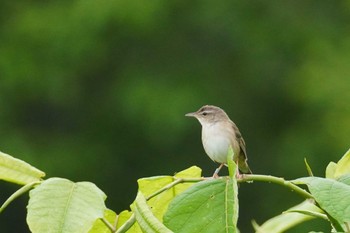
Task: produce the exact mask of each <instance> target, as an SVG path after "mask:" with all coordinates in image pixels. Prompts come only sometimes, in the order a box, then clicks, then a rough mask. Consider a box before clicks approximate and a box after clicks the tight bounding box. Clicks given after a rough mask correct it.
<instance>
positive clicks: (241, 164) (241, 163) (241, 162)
mask: <svg viewBox="0 0 350 233" xmlns="http://www.w3.org/2000/svg"><path fill="white" fill-rule="evenodd" d="M232 123H233V122H232ZM232 127H233V129H234V131H235V134H236V139H237V141H238V144H239V147H240V149H241V152H240V153H239V156H238V168H239V170H241V171H242V172H243V173H252V171H251V170H250V168H249V166H248V163H247V160H248V156H247V151H246V145H245V141H244V139H243V137H242V134H241V132H239V129H238V127H237V126H236V124H235V123H233V124H232Z"/></svg>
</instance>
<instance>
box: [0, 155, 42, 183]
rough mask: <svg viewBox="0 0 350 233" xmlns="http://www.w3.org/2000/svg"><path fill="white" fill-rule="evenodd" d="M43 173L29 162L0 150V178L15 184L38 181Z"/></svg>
mask: <svg viewBox="0 0 350 233" xmlns="http://www.w3.org/2000/svg"><path fill="white" fill-rule="evenodd" d="M44 176H45V173H44V172H42V171H40V170H39V169H37V168H35V167H33V166H31V165H30V164H28V163H26V162H24V161H22V160H19V159H16V158H14V157H12V156H10V155H8V154H5V153H2V152H1V151H0V179H1V180H5V181H9V182H13V183H16V184H29V183H32V182H36V181H40V180H41V179H42V178H43V177H44Z"/></svg>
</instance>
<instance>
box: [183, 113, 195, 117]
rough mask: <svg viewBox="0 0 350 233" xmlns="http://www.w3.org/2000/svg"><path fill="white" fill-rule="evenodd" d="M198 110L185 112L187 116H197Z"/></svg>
mask: <svg viewBox="0 0 350 233" xmlns="http://www.w3.org/2000/svg"><path fill="white" fill-rule="evenodd" d="M196 115H197V114H196V112H190V113H187V114H185V116H187V117H196Z"/></svg>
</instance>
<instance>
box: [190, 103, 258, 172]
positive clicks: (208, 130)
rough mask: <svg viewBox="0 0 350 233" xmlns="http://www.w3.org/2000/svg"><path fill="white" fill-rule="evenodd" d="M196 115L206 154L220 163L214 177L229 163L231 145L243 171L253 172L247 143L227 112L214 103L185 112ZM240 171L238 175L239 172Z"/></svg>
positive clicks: (237, 162) (235, 159) (236, 160)
mask: <svg viewBox="0 0 350 233" xmlns="http://www.w3.org/2000/svg"><path fill="white" fill-rule="evenodd" d="M185 116H187V117H195V118H196V119H197V120H198V121H199V123H200V124H201V125H202V144H203V147H204V150H205V152H206V154H207V155H208V156H209V158H210V159H211V160H213V161H214V162H217V163H220V166H219V167H218V168H217V169H216V170H215V172H214V174H213V177H218V173H219V171H220V169H221V168H222V167H223V166H224V165H226V164H227V153H228V149H229V147H230V146H231V147H232V149H233V152H234V157H233V160H234V161H235V162H236V164H237V165H238V169H239V171H240V172H241V173H245V174H251V173H252V171H251V170H250V168H249V166H248V163H247V160H248V157H247V151H246V144H245V141H244V139H243V137H242V134H241V133H240V131H239V129H238V127H237V125H236V124H235V123H234V122H233V121H232V120H231V119H230V118H229V116H228V115H227V114H226V112H225V111H224V110H223V109H221V108H219V107H216V106H214V105H204V106H203V107H201V108H200V109H199V110H198V111H196V112H191V113H187V114H185ZM239 171H238V175H240V174H239Z"/></svg>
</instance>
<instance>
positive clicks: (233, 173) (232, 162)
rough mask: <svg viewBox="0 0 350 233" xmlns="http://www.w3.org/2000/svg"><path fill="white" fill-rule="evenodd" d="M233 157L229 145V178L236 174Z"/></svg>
mask: <svg viewBox="0 0 350 233" xmlns="http://www.w3.org/2000/svg"><path fill="white" fill-rule="evenodd" d="M233 156H234V152H233V149H232V146H231V145H230V146H229V148H228V152H227V166H228V174H229V176H230V177H231V178H233V177H234V176H235V175H236V172H237V165H236V163H235V162H234V161H233Z"/></svg>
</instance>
